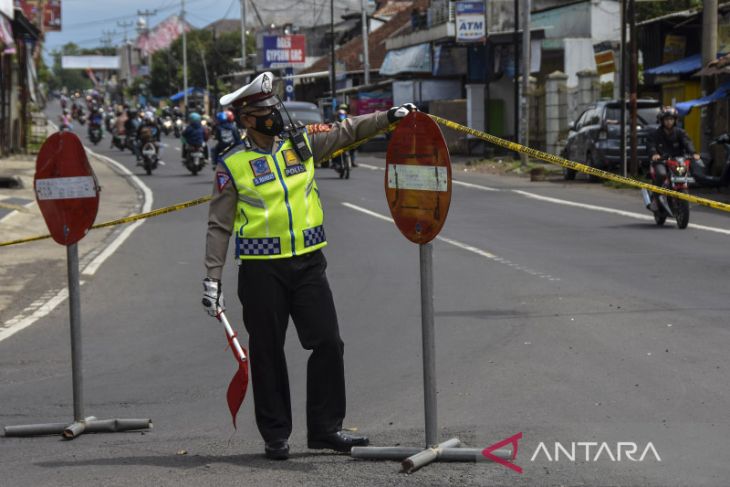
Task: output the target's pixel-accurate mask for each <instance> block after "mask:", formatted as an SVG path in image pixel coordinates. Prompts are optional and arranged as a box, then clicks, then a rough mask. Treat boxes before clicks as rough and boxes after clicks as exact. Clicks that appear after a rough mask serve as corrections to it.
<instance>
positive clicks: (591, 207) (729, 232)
mask: <svg viewBox="0 0 730 487" xmlns="http://www.w3.org/2000/svg"><path fill="white" fill-rule="evenodd" d="M512 191H513V192H515V193H517V194H519V195H522V196H525V197H527V198H532V199H536V200H540V201H545V202H548V203H554V204H556V205H564V206H573V207H576V208H583V209H585V210H592V211H601V212H603V213H612V214H614V215H620V216H625V217H628V218H633V219H635V220H642V221H650V222H653V221H654V217H653V216H650V215H646V214H643V213H634V212H632V211H624V210H616V209H614V208H606V207H603V206H596V205H588V204H586V203H577V202H575V201H568V200H561V199H559V198H551V197H550V196H542V195H539V194H535V193H529V192H527V191H522V190H519V189H513V190H512ZM688 227H689V228H693V229H695V230H704V231H706V232H714V233H720V234H723V235H730V230H727V229H724V228H717V227H708V226H706V225H697V224H696V223H690V224H689V226H688Z"/></svg>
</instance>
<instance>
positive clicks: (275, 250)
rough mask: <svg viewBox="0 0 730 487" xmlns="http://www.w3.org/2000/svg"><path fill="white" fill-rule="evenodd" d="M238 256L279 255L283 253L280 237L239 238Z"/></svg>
mask: <svg viewBox="0 0 730 487" xmlns="http://www.w3.org/2000/svg"><path fill="white" fill-rule="evenodd" d="M236 240H237V243H238V255H278V254H280V253H281V243H280V241H279V237H273V238H237V239H236Z"/></svg>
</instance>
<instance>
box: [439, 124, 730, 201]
mask: <svg viewBox="0 0 730 487" xmlns="http://www.w3.org/2000/svg"><path fill="white" fill-rule="evenodd" d="M429 116H430V117H431V118H432V119H433V120H434V121H435V122H437V123H440V124H441V125H443V126H445V127H449V128H450V129H453V130H457V131H459V132H462V133H465V134H470V135H473V136H474V137H477V138H480V139H482V140H486V141H487V142H489V143H490V144H494V145H497V146H500V147H504V148H505V149H509V150H511V151H514V152H521V153H523V154H527V155H528V156H530V157H533V158H535V159H540V160H542V161H545V162H550V163H552V164H557V165H559V166H563V167H567V168H568V169H573V170H574V171H579V172H583V173H586V174H591V175H593V176H597V177H599V178H603V179H608V180H609V181H615V182H617V183H622V184H626V185H627V186H633V187H635V188H640V189H646V190H649V191H653V192H654V193H659V194H663V195H666V196H671V197H672V198H677V199H681V200H686V201H689V202H690V203H696V204H698V205H702V206H708V207H710V208H714V209H716V210H722V211H727V212H730V205H729V204H727V203H721V202H719V201H714V200H709V199H706V198H698V197H697V196H692V195H689V194H687V193H680V192H678V191H672V190H671V189H666V188H661V187H659V186H654V185H653V184H650V183H643V182H641V181H637V180H635V179H631V178H626V177H623V176H619V175H617V174H613V173H610V172H607V171H602V170H601V169H596V168H595V167H590V166H586V165H585V164H580V163H577V162H573V161H569V160H568V159H564V158H562V157H559V156H556V155H553V154H548V153H547V152H542V151H539V150H536V149H531V148H530V147H525V146H523V145H520V144H517V143H515V142H510V141H508V140H504V139H500V138H499V137H495V136H494V135H490V134H488V133H486V132H480V131H479V130H474V129H471V128H469V127H465V126H464V125H461V124H458V123H456V122H452V121H451V120H446V119H445V118H441V117H438V116H436V115H429Z"/></svg>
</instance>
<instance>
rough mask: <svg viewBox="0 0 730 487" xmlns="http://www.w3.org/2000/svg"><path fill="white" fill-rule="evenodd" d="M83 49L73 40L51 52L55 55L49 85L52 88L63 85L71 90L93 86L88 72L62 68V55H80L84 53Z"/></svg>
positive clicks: (58, 87)
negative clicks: (87, 74)
mask: <svg viewBox="0 0 730 487" xmlns="http://www.w3.org/2000/svg"><path fill="white" fill-rule="evenodd" d="M84 51H86V50H83V49H79V46H77V45H76V44H74V43H73V42H69V43H67V44H64V45H63V46H62V47H61V49H60V50H54V51H53V52H51V56H53V67H52V68H51V73H50V74H51V77H50V79H49V80H48V87H49V88H50V89H52V90H54V89H60V88H63V87H66V88H68V89H69V90H85V89H88V88H91V86H92V83H91V80H90V79H89V78H88V77H87V76H86V74H85V73H84V72H82V71H80V70H77V69H63V68H61V57H62V56H79V55H82V54H84Z"/></svg>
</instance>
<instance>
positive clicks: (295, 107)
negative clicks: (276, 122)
mask: <svg viewBox="0 0 730 487" xmlns="http://www.w3.org/2000/svg"><path fill="white" fill-rule="evenodd" d="M284 108H285V109H286V111H284V110H282V113H281V116H282V117H283V118H284V124H288V123H289V119H288V118H287V117H286V112H289V116H290V117H291V119H292V120H293V121H294V122H302V123H303V124H304V125H309V124H311V123H322V112H321V111H320V109H319V107H318V106H317V105H315V104H314V103H309V102H306V101H285V102H284Z"/></svg>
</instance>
